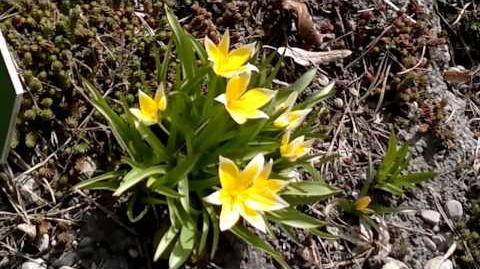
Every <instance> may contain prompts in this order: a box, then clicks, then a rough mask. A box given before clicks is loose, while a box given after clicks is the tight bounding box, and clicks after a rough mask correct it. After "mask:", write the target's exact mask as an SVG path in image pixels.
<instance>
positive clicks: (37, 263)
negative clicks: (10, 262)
mask: <svg viewBox="0 0 480 269" xmlns="http://www.w3.org/2000/svg"><path fill="white" fill-rule="evenodd" d="M22 269H47V265H46V264H45V262H44V261H43V260H42V259H36V260H31V261H27V262H24V263H23V264H22Z"/></svg>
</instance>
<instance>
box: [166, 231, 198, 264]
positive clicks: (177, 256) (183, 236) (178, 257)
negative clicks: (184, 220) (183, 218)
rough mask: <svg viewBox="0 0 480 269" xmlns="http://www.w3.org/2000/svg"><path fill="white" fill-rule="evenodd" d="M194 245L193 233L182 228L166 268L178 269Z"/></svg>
mask: <svg viewBox="0 0 480 269" xmlns="http://www.w3.org/2000/svg"><path fill="white" fill-rule="evenodd" d="M194 244H195V231H193V230H190V229H188V228H187V227H182V230H181V231H180V238H179V239H178V241H177V243H176V244H175V247H174V248H173V250H172V253H171V254H170V259H169V261H168V266H169V268H170V269H177V268H180V266H182V265H183V264H184V263H185V262H186V261H187V260H188V258H189V257H190V255H191V254H192V251H193V246H194Z"/></svg>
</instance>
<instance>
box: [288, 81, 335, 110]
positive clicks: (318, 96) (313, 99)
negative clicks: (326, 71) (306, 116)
mask: <svg viewBox="0 0 480 269" xmlns="http://www.w3.org/2000/svg"><path fill="white" fill-rule="evenodd" d="M333 86H335V83H334V82H332V83H330V84H328V85H327V86H325V87H324V88H323V89H321V90H319V91H317V92H316V93H315V94H314V95H312V96H310V97H308V98H307V99H306V100H305V101H303V102H301V103H300V104H298V105H297V106H295V109H305V108H312V107H314V106H315V105H317V104H318V103H320V102H322V101H324V100H325V99H327V98H329V97H331V96H333V95H334V93H335V92H334V91H333Z"/></svg>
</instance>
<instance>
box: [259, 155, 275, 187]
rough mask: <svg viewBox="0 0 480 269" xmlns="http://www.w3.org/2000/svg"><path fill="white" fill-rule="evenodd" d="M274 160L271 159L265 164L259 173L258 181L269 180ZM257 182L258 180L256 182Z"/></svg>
mask: <svg viewBox="0 0 480 269" xmlns="http://www.w3.org/2000/svg"><path fill="white" fill-rule="evenodd" d="M272 166H273V160H272V159H270V160H269V161H268V162H267V163H266V164H265V165H264V166H263V169H262V171H261V172H260V174H259V175H258V177H257V179H256V181H263V180H267V179H268V177H269V176H270V173H271V172H272ZM255 183H256V182H255Z"/></svg>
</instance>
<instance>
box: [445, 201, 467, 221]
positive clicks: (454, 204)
mask: <svg viewBox="0 0 480 269" xmlns="http://www.w3.org/2000/svg"><path fill="white" fill-rule="evenodd" d="M445 209H446V210H447V213H448V215H449V216H450V217H451V218H452V219H456V220H458V219H461V218H462V217H463V206H462V204H461V203H460V202H459V201H457V200H453V199H452V200H448V201H447V203H446V204H445Z"/></svg>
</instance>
